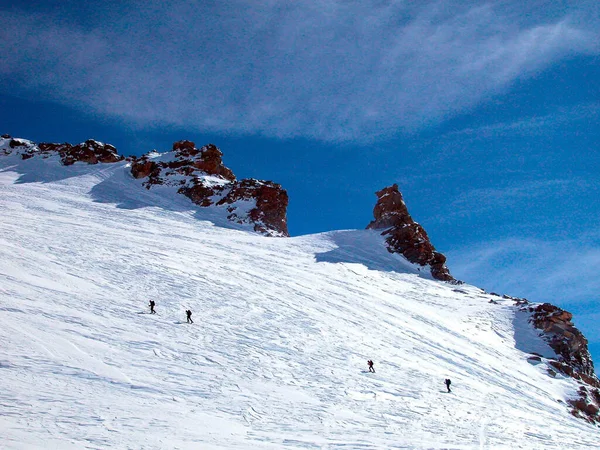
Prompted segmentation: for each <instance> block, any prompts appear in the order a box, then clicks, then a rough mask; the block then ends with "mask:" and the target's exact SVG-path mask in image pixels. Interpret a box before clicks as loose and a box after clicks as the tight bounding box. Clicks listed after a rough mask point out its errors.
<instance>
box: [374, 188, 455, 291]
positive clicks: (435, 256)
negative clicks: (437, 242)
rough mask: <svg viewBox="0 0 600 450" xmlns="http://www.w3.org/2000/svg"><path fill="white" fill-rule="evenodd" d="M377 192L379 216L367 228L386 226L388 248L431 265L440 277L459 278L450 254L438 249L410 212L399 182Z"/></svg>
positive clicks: (384, 227) (413, 259)
mask: <svg viewBox="0 0 600 450" xmlns="http://www.w3.org/2000/svg"><path fill="white" fill-rule="evenodd" d="M376 195H377V204H376V205H375V208H374V209H373V215H374V216H375V220H373V221H372V222H371V223H370V224H369V225H368V226H367V228H370V229H374V230H381V229H382V230H383V231H382V233H381V234H382V235H384V236H387V238H386V242H387V248H388V251H390V252H391V253H400V254H402V255H404V257H406V259H408V260H409V261H410V262H412V263H415V264H419V265H421V266H425V265H429V267H430V268H431V275H432V276H433V277H434V278H436V279H438V280H443V281H455V280H454V278H453V277H452V275H450V271H449V270H448V267H446V257H445V256H444V255H443V254H441V253H439V252H437V251H435V247H434V246H433V245H432V244H431V242H430V241H429V236H427V233H426V232H425V230H424V229H423V227H422V226H421V225H419V224H418V223H417V222H415V221H414V220H413V218H412V217H411V216H410V214H409V213H408V208H407V207H406V204H405V203H404V199H403V198H402V194H401V193H400V191H399V190H398V185H397V184H394V185H392V186H389V187H386V188H384V189H382V190H380V191H378V192H377V193H376Z"/></svg>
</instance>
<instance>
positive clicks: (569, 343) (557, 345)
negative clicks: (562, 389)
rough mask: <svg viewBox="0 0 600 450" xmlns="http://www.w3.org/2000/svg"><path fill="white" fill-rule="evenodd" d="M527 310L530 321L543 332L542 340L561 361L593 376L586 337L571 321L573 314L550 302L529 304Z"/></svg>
mask: <svg viewBox="0 0 600 450" xmlns="http://www.w3.org/2000/svg"><path fill="white" fill-rule="evenodd" d="M528 310H529V312H530V313H531V319H530V321H531V323H532V324H533V326H534V327H535V328H537V329H539V330H541V331H542V332H543V334H542V336H543V338H544V340H545V341H546V342H548V344H549V345H550V347H552V349H553V350H554V351H555V352H556V354H557V355H559V356H560V358H561V361H562V362H564V363H565V364H567V365H569V366H570V367H572V368H573V370H574V371H575V372H577V373H580V374H584V375H588V376H595V372H594V363H593V362H592V357H591V356H590V353H589V351H588V348H587V344H588V342H587V339H586V338H585V336H584V335H583V334H582V333H581V331H579V330H578V329H577V328H575V326H574V325H573V323H572V322H571V319H572V318H573V314H571V313H570V312H568V311H565V310H563V309H561V308H559V307H558V306H554V305H551V304H550V303H544V304H542V305H537V306H535V307H534V306H530V307H529V309H528Z"/></svg>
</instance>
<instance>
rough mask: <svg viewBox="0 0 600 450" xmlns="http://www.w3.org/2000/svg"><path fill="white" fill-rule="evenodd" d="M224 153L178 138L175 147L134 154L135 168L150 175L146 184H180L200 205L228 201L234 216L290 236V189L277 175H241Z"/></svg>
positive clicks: (258, 228) (138, 175) (231, 217)
mask: <svg viewBox="0 0 600 450" xmlns="http://www.w3.org/2000/svg"><path fill="white" fill-rule="evenodd" d="M222 156H223V154H222V153H221V151H220V150H219V149H218V148H217V147H216V146H215V145H212V144H209V145H205V146H204V147H202V148H200V149H198V148H196V146H195V144H194V143H193V142H191V141H178V142H175V143H174V144H173V151H172V152H170V153H167V154H164V155H160V154H158V153H149V154H148V155H144V156H142V157H141V158H136V159H134V160H133V162H132V164H131V174H132V175H133V176H134V177H135V178H140V179H141V178H145V179H146V180H145V181H144V182H143V185H144V186H145V187H146V188H147V189H151V188H152V187H154V186H157V185H162V186H175V187H177V191H178V192H179V193H181V194H184V195H185V196H187V197H188V198H189V199H190V200H191V201H192V202H194V203H195V204H197V205H199V206H203V207H207V206H212V205H215V206H223V207H225V208H226V210H227V212H228V216H227V218H228V219H229V220H231V221H233V222H236V223H240V224H241V223H250V224H254V230H255V231H257V232H259V233H262V234H265V235H267V236H289V233H288V229H287V215H286V214H287V205H288V195H287V192H286V191H285V190H284V189H283V188H282V187H281V185H279V184H277V183H273V182H272V181H261V180H255V179H252V178H250V179H244V180H236V177H235V175H234V174H233V172H232V171H231V170H230V169H229V168H228V167H226V166H225V165H224V164H223V160H222Z"/></svg>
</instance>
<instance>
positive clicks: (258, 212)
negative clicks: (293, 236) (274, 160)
mask: <svg viewBox="0 0 600 450" xmlns="http://www.w3.org/2000/svg"><path fill="white" fill-rule="evenodd" d="M238 200H246V201H248V200H254V201H255V202H256V206H255V207H254V208H252V209H251V210H250V211H249V212H248V219H249V220H250V221H251V222H253V223H254V230H255V231H258V232H260V233H263V234H267V235H270V236H289V232H288V228H287V206H288V194H287V192H286V191H285V189H283V188H282V187H281V185H279V184H277V183H273V182H272V181H260V180H255V179H252V178H250V179H244V180H241V181H239V182H236V183H235V184H234V185H233V187H232V188H231V190H230V191H229V193H228V194H227V195H226V196H225V197H224V198H223V199H221V200H220V201H219V202H218V203H217V205H226V204H228V205H231V204H233V203H234V202H236V201H238ZM230 212H231V214H230V216H229V219H230V220H233V221H240V220H243V218H240V217H239V215H238V214H237V213H236V212H235V210H231V211H230Z"/></svg>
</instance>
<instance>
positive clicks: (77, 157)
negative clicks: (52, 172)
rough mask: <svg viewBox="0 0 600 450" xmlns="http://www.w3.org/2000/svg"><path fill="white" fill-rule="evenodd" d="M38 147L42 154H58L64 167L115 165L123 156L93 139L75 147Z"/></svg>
mask: <svg viewBox="0 0 600 450" xmlns="http://www.w3.org/2000/svg"><path fill="white" fill-rule="evenodd" d="M38 147H39V149H40V151H41V152H42V153H52V152H55V153H58V154H59V155H60V157H61V160H62V163H63V164H64V165H65V166H70V165H72V164H75V163H76V162H84V163H87V164H98V163H115V162H119V161H122V160H123V159H124V157H123V156H121V155H119V154H118V153H117V149H116V148H115V147H114V146H112V145H110V144H104V143H102V142H98V141H95V140H93V139H88V140H87V141H85V142H82V143H81V144H77V145H71V144H69V143H64V144H51V143H45V142H42V143H40V144H39V145H38Z"/></svg>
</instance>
